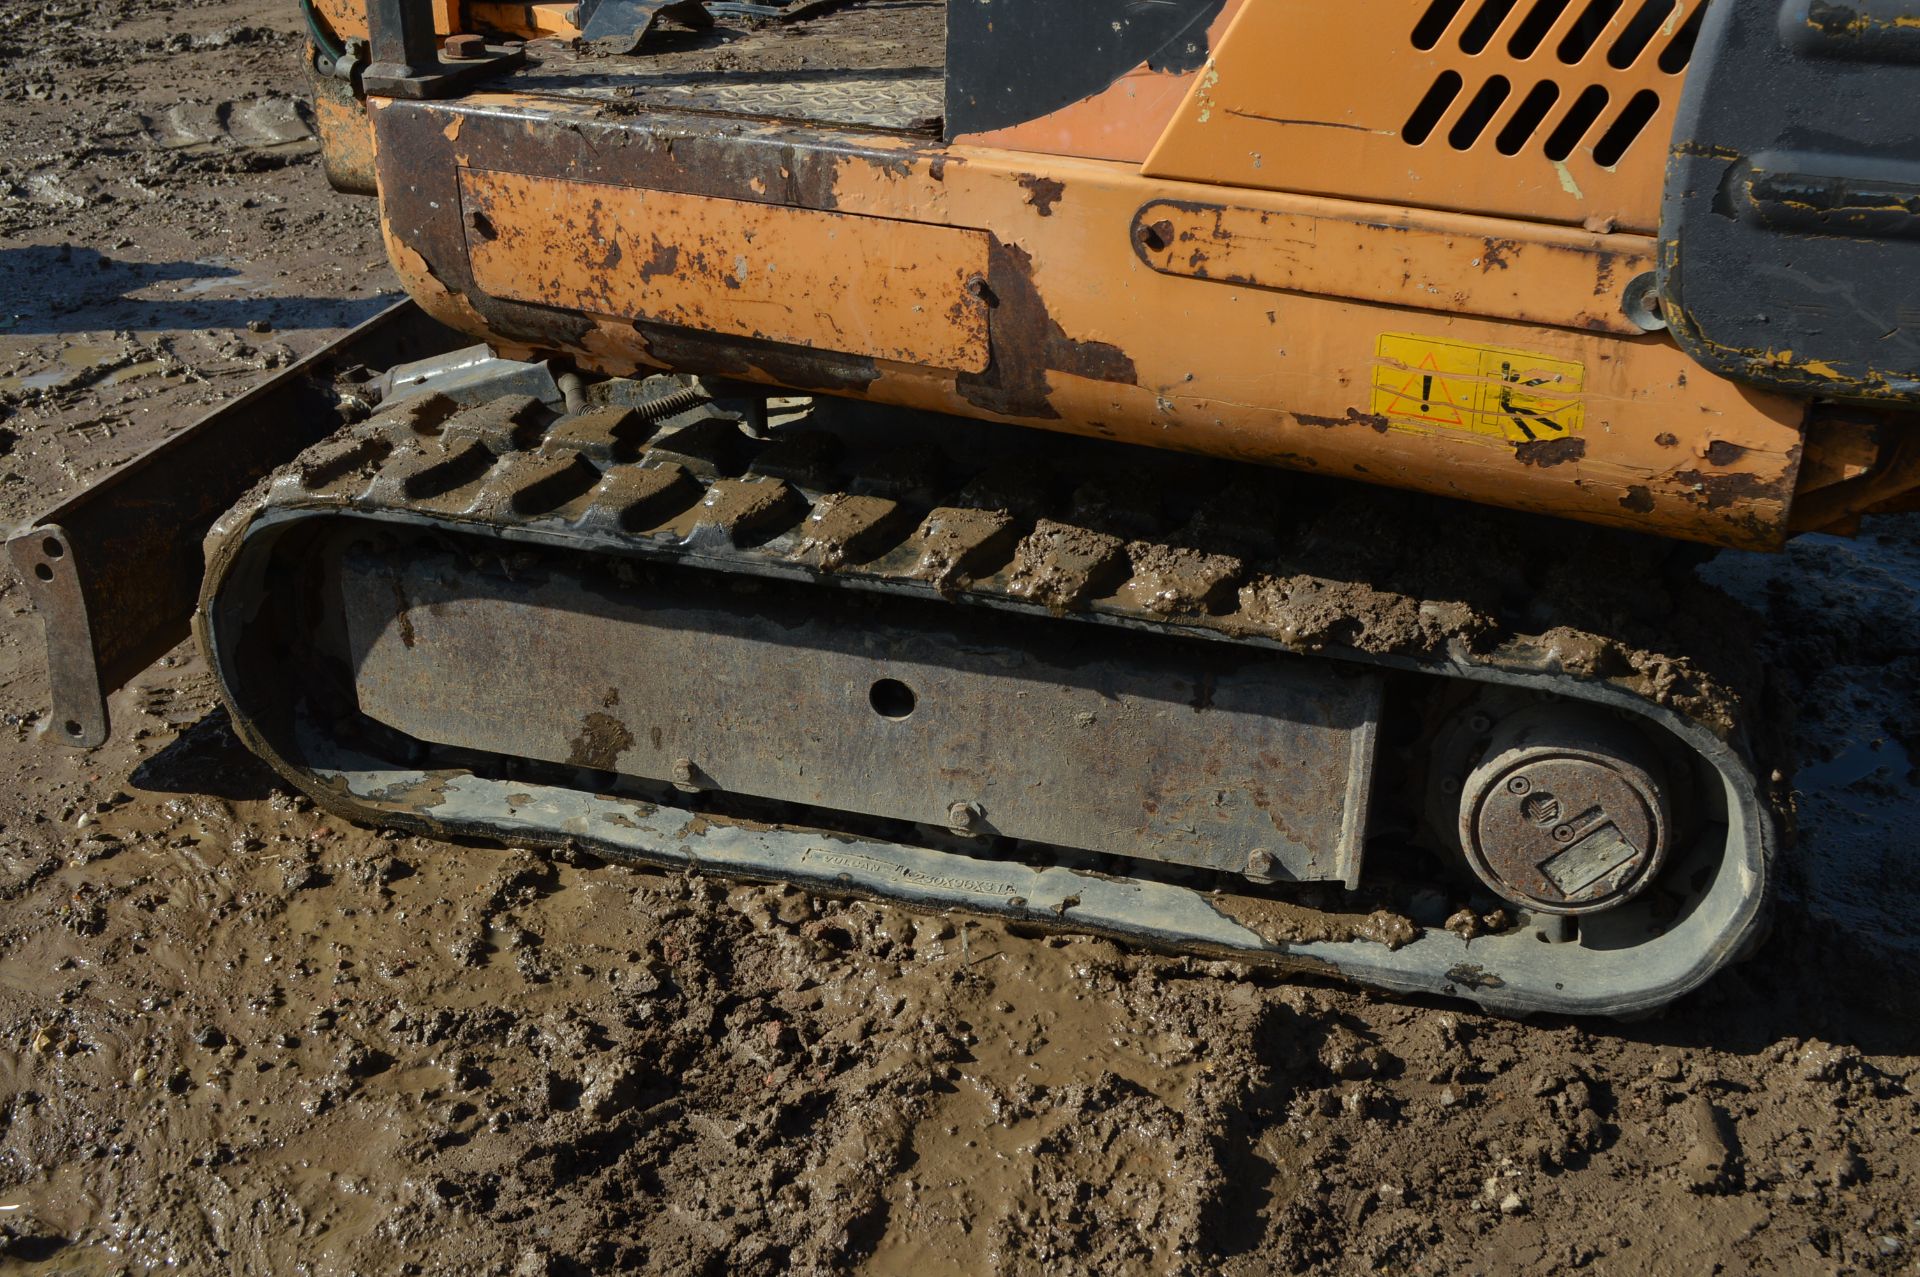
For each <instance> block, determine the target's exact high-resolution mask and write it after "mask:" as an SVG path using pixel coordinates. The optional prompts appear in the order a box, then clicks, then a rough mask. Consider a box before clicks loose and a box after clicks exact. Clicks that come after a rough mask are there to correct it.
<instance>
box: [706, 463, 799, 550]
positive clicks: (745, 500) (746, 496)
mask: <svg viewBox="0 0 1920 1277" xmlns="http://www.w3.org/2000/svg"><path fill="white" fill-rule="evenodd" d="M808 508H809V503H808V501H807V500H806V498H805V497H802V496H801V495H800V493H799V492H798V491H796V490H795V489H794V488H793V486H792V485H790V484H789V483H787V481H786V480H784V479H718V480H715V481H714V482H713V483H711V484H709V485H708V486H707V493H706V495H705V496H704V497H702V498H701V499H700V507H699V515H698V517H697V519H696V522H695V525H694V528H693V531H692V532H691V533H689V534H688V536H687V543H688V544H690V545H703V544H710V543H711V539H712V538H713V537H714V536H716V535H717V536H718V537H720V538H721V539H723V540H724V541H725V542H728V543H731V544H733V545H735V546H740V545H742V544H743V543H746V542H749V541H751V540H753V539H754V538H755V537H756V535H757V534H761V533H768V532H772V531H774V530H776V529H779V528H784V527H789V526H791V525H793V524H794V523H797V522H798V521H799V520H800V519H801V518H802V517H803V516H804V515H805V514H806V511H807V510H808Z"/></svg>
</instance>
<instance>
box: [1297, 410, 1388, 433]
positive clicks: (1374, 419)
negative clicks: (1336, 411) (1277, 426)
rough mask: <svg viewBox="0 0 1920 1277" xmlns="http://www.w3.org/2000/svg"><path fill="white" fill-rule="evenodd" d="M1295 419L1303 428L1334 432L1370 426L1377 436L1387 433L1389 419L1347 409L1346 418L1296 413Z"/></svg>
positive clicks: (1375, 414) (1376, 414) (1377, 414)
mask: <svg viewBox="0 0 1920 1277" xmlns="http://www.w3.org/2000/svg"><path fill="white" fill-rule="evenodd" d="M1293 419H1294V420H1295V421H1297V422H1299V423H1300V424H1301V425H1303V426H1318V427H1320V428H1321V429H1322V430H1332V429H1334V428H1335V427H1338V426H1369V427H1371V428H1372V429H1373V432H1374V433H1375V434H1382V435H1383V434H1385V433H1387V430H1388V426H1387V419H1386V418H1385V417H1383V416H1381V415H1380V414H1379V413H1377V412H1361V411H1360V410H1359V409H1358V408H1349V409H1347V415H1346V416H1344V417H1321V416H1316V415H1315V414H1313V413H1310V412H1296V413H1294V414H1293Z"/></svg>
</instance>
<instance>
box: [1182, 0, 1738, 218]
mask: <svg viewBox="0 0 1920 1277" xmlns="http://www.w3.org/2000/svg"><path fill="white" fill-rule="evenodd" d="M1706 9H1707V3H1706V0H1426V2H1425V3H1418V2H1415V3H1409V2H1408V0H1349V2H1348V3H1343V4H1338V5H1308V4H1269V5H1249V6H1248V7H1247V8H1246V9H1245V10H1243V11H1242V13H1241V15H1240V17H1239V19H1238V20H1237V21H1236V22H1235V23H1234V25H1233V26H1232V28H1231V29H1230V30H1229V31H1228V32H1227V35H1226V37H1225V39H1223V40H1222V41H1221V45H1220V48H1219V50H1218V52H1217V53H1216V54H1215V55H1214V57H1213V58H1212V60H1211V62H1210V63H1209V66H1208V68H1207V70H1206V71H1205V72H1204V73H1203V74H1202V75H1201V77H1200V79H1199V81H1198V82H1197V83H1196V85H1195V87H1194V89H1193V91H1192V93H1190V94H1189V95H1188V99H1187V102H1186V104H1185V105H1184V107H1183V109H1182V111H1181V113H1180V114H1179V115H1177V116H1176V117H1175V120H1174V123H1173V125H1172V126H1171V127H1170V128H1169V129H1168V131H1167V133H1166V135H1165V136H1163V137H1162V138H1161V141H1160V144H1159V146H1158V147H1156V148H1155V150H1154V152H1153V154H1152V155H1151V156H1150V157H1149V158H1148V161H1147V166H1146V171H1147V172H1148V173H1149V174H1151V175H1154V176H1161V177H1177V178H1186V179H1188V180H1195V181H1213V182H1224V183H1229V184H1232V185H1241V186H1258V187H1262V188H1266V189H1272V190H1289V191H1300V192H1305V193H1312V194H1320V195H1334V196H1347V197H1351V198H1356V199H1366V200H1378V201H1381V202H1388V203H1396V204H1413V205H1421V206H1425V207H1432V208H1448V209H1460V210H1464V211H1470V212H1478V213H1488V214H1495V215H1501V216H1510V217H1523V218H1529V219H1536V220H1543V221H1558V222H1574V223H1586V224H1590V225H1594V226H1596V227H1598V226H1602V225H1606V224H1609V223H1611V224H1612V225H1614V226H1616V227H1619V228H1621V229H1628V230H1641V231H1651V230H1652V229H1653V228H1654V227H1655V225H1656V224H1657V221H1658V204H1659V189H1660V182H1661V177H1662V173H1663V170H1664V167H1665V162H1666V146H1665V139H1666V138H1667V137H1668V135H1669V134H1670V132H1671V130H1672V124H1673V113H1674V109H1675V104H1676V102H1677V100H1678V97H1679V91H1680V83H1681V80H1682V78H1683V77H1684V75H1685V72H1686V69H1687V64H1688V62H1689V60H1690V59H1691V56H1692V52H1693V46H1694V43H1695V41H1696V39H1697V38H1698V34H1699V30H1700V22H1701V19H1702V17H1703V15H1704V13H1705V11H1706Z"/></svg>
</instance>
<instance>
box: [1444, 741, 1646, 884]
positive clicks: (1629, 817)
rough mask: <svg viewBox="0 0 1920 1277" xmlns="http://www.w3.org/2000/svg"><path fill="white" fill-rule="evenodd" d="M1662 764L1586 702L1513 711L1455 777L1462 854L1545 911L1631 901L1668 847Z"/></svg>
mask: <svg viewBox="0 0 1920 1277" xmlns="http://www.w3.org/2000/svg"><path fill="white" fill-rule="evenodd" d="M1663 771H1664V769H1663V767H1662V766H1661V761H1660V758H1659V755H1658V753H1657V752H1656V751H1655V750H1654V749H1653V747H1652V746H1651V745H1650V744H1649V743H1648V742H1647V741H1646V740H1645V739H1644V738H1643V737H1641V736H1640V735H1639V734H1638V733H1636V732H1634V731H1633V730H1631V729H1630V728H1628V727H1626V726H1624V725H1622V724H1619V723H1616V722H1611V721H1608V720H1606V719H1605V718H1604V717H1601V716H1598V715H1595V714H1593V713H1591V712H1589V711H1583V710H1580V709H1577V708H1573V707H1564V706H1555V707H1551V708H1543V710H1540V711H1530V712H1528V713H1526V714H1521V715H1517V716H1515V717H1514V718H1513V719H1509V720H1508V721H1507V723H1505V724H1502V726H1501V730H1500V731H1499V732H1498V733H1497V734H1496V735H1495V737H1494V739H1493V742H1492V744H1491V745H1490V746H1489V747H1488V749H1487V752H1486V754H1485V755H1484V756H1483V757H1482V759H1481V761H1480V765H1479V766H1477V767H1475V768H1474V770H1473V772H1472V774H1471V775H1469V776H1468V777H1467V781H1466V784H1465V785H1463V786H1462V787H1461V791H1460V845H1461V848H1462V850H1464V851H1465V853H1466V857H1467V863H1468V864H1469V865H1470V866H1472V868H1473V871H1474V873H1476V874H1478V875H1479V877H1480V881H1482V882H1484V883H1486V884H1487V886H1488V887H1489V888H1491V889H1492V890H1493V891H1494V892H1495V893H1497V894H1498V895H1500V896H1502V897H1503V898H1505V899H1507V900H1510V901H1512V902H1513V903H1514V904H1517V905H1521V906H1523V907H1525V908H1528V909H1533V910H1537V911H1539V912H1542V913H1556V914H1582V913H1595V912H1598V911H1599V910H1602V909H1609V908H1612V907H1613V906H1614V905H1617V904H1621V903H1623V902H1625V901H1627V900H1631V899H1632V898H1633V897H1634V896H1636V895H1638V894H1639V893H1640V892H1641V891H1643V890H1645V888H1646V886H1647V884H1649V883H1650V882H1652V881H1653V880H1654V878H1655V877H1656V876H1657V875H1658V874H1659V872H1660V866H1661V864H1662V863H1663V862H1664V861H1665V859H1666V856H1667V844H1668V842H1669V841H1670V830H1671V827H1672V821H1671V818H1670V816H1669V812H1668V805H1667V795H1666V789H1665V786H1664V785H1663V784H1662V782H1661V775H1662V772H1663Z"/></svg>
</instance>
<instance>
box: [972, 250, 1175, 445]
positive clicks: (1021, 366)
mask: <svg viewBox="0 0 1920 1277" xmlns="http://www.w3.org/2000/svg"><path fill="white" fill-rule="evenodd" d="M987 261H988V267H987V283H986V296H987V304H988V306H989V307H990V309H989V311H988V320H987V340H988V344H989V348H990V351H991V362H990V363H989V364H988V365H987V370H986V371H985V372H982V373H962V374H960V375H959V376H958V377H956V378H955V379H954V388H955V389H956V390H957V391H959V393H960V397H961V398H963V399H965V400H966V401H967V402H968V403H970V404H972V405H973V406H974V407H976V408H983V409H985V410H986V411H988V412H995V413H1000V414H1002V415H1004V416H1009V417H1030V418H1034V419H1037V420H1043V421H1052V420H1057V419H1058V418H1059V416H1060V413H1059V410H1058V409H1056V408H1055V407H1054V406H1053V405H1052V404H1051V403H1049V402H1048V401H1047V396H1048V388H1047V373H1048V372H1050V371H1051V372H1064V373H1070V374H1072V375H1073V376H1076V377H1086V378H1088V379H1090V380H1093V381H1111V382H1116V383H1118V384H1121V385H1128V386H1131V385H1137V384H1138V374H1137V373H1136V372H1135V371H1134V367H1133V359H1132V357H1131V356H1129V355H1128V354H1127V352H1126V351H1124V350H1122V349H1120V348H1119V347H1118V346H1115V345H1111V344H1110V343H1108V342H1104V341H1081V340H1079V339H1077V338H1073V337H1069V336H1068V335H1067V334H1066V332H1065V330H1064V329H1062V328H1061V327H1060V324H1059V322H1058V321H1056V320H1055V319H1054V317H1053V316H1052V315H1051V314H1050V313H1049V312H1048V311H1047V306H1046V302H1045V301H1044V300H1043V299H1042V298H1041V296H1040V290H1039V289H1038V288H1036V287H1035V286H1034V282H1033V255H1032V254H1031V253H1029V252H1027V250H1026V249H1024V248H1021V247H1020V246H1019V245H1018V244H1003V243H1001V242H1000V241H999V240H995V241H993V244H992V246H991V247H990V248H989V249H988V253H987Z"/></svg>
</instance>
